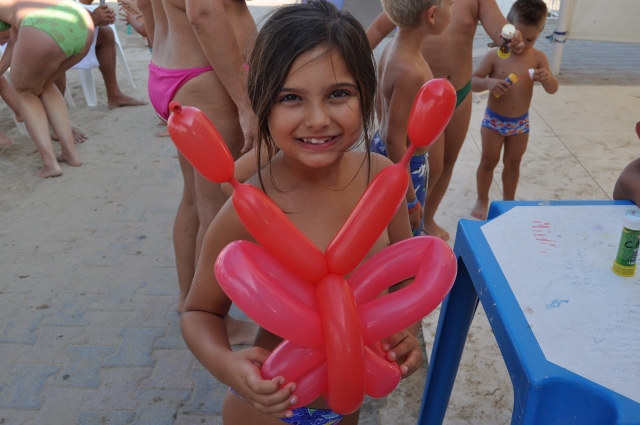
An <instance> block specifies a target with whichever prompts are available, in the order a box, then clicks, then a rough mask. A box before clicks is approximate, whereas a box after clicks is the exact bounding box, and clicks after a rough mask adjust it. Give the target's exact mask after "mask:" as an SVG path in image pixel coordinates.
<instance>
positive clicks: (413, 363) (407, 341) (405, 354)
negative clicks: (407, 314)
mask: <svg viewBox="0 0 640 425" xmlns="http://www.w3.org/2000/svg"><path fill="white" fill-rule="evenodd" d="M382 349H383V350H384V351H386V352H387V359H388V360H390V361H395V362H397V363H398V366H400V372H401V373H402V377H403V378H406V377H407V376H409V375H411V374H412V373H413V372H415V371H416V370H418V368H420V366H421V365H422V350H421V349H420V342H419V341H418V338H416V337H415V336H414V335H413V334H412V333H411V332H409V331H408V330H406V329H405V330H403V331H401V332H398V333H397V334H394V335H391V336H390V337H388V338H385V339H383V340H382Z"/></svg>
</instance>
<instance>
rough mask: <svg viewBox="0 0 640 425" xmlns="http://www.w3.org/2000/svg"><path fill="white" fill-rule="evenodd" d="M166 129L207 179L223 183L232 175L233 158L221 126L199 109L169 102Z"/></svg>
mask: <svg viewBox="0 0 640 425" xmlns="http://www.w3.org/2000/svg"><path fill="white" fill-rule="evenodd" d="M169 109H170V110H171V115H169V120H168V121H167V129H168V130H169V135H170V136H171V140H172V141H173V143H174V144H175V145H176V147H177V148H178V151H180V153H181V154H182V155H183V156H184V157H185V158H187V160H188V161H189V162H190V163H191V165H193V168H195V169H196V170H198V172H199V173H200V174H202V175H203V176H204V177H205V178H206V179H208V180H211V181H214V182H218V183H223V182H227V181H229V180H231V179H232V178H233V171H234V160H233V156H231V153H230V152H229V149H228V148H227V145H226V144H225V143H224V140H223V139H222V136H221V135H220V133H219V132H218V129H217V128H216V127H215V126H214V125H213V123H212V122H211V120H209V118H207V116H206V115H205V114H203V113H202V112H201V111H200V110H199V109H197V108H194V107H191V106H180V104H179V103H178V102H171V103H170V104H169Z"/></svg>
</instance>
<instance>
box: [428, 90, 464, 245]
mask: <svg viewBox="0 0 640 425" xmlns="http://www.w3.org/2000/svg"><path fill="white" fill-rule="evenodd" d="M471 106H472V103H471V96H467V99H465V100H464V101H463V102H462V103H461V104H460V105H458V107H457V108H456V109H455V111H454V112H453V116H452V117H451V121H449V124H447V128H445V130H444V152H443V156H442V160H441V162H440V163H439V164H440V167H441V168H440V171H439V173H437V175H436V173H433V174H432V173H431V170H430V171H429V187H428V189H427V200H426V202H425V209H424V230H425V232H426V233H427V234H429V235H433V236H438V237H439V238H441V239H443V240H445V241H447V240H449V232H447V231H446V230H445V229H443V228H442V227H440V226H439V225H438V224H437V223H436V222H435V218H434V217H435V214H436V212H437V210H438V208H439V207H440V202H442V199H443V198H444V195H445V194H446V193H447V189H448V188H449V183H450V182H451V177H452V176H453V168H454V166H455V164H456V161H457V159H458V154H459V153H460V149H462V145H463V144H464V139H465V137H466V136H467V130H468V129H469V122H470V120H471ZM432 149H433V148H432ZM432 149H430V150H429V167H431V164H432V162H431V150H432ZM436 171H437V170H436ZM432 179H433V180H432Z"/></svg>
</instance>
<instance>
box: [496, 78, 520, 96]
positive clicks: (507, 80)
mask: <svg viewBox="0 0 640 425" xmlns="http://www.w3.org/2000/svg"><path fill="white" fill-rule="evenodd" d="M504 81H506V82H507V84H509V87H511V84H513V83H515V82H516V81H518V76H517V75H516V74H514V73H513V72H512V73H511V74H509V75H508V76H507V78H505V79H504ZM493 96H494V97H495V98H498V97H500V95H498V94H495V93H493Z"/></svg>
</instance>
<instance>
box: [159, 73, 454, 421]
mask: <svg viewBox="0 0 640 425" xmlns="http://www.w3.org/2000/svg"><path fill="white" fill-rule="evenodd" d="M455 98H456V95H455V90H454V89H453V87H452V86H451V84H450V83H449V82H448V81H446V80H442V79H435V80H431V81H429V82H427V83H426V84H425V85H424V86H423V87H422V88H421V89H420V92H419V93H418V96H417V97H416V99H415V101H414V104H413V107H412V110H411V115H410V118H409V125H408V135H409V139H410V140H411V143H412V145H414V146H412V147H411V148H410V149H408V151H407V154H406V155H405V158H403V160H402V161H403V162H402V163H400V164H396V165H392V166H389V167H386V168H385V169H383V170H382V171H380V172H379V173H378V175H377V176H376V178H374V180H373V181H372V183H371V184H370V186H369V187H368V188H367V190H366V191H365V192H364V194H363V196H362V198H361V199H360V201H359V202H358V204H357V205H356V207H355V209H354V211H353V212H352V214H351V215H350V217H349V219H348V220H347V222H346V223H345V224H344V225H343V226H342V228H341V229H340V231H339V232H338V234H337V235H336V236H335V237H334V239H333V240H332V241H331V242H330V244H329V245H328V247H327V250H326V252H325V253H322V252H321V251H320V250H319V249H318V248H317V247H316V246H315V245H314V244H313V242H311V241H310V240H309V239H308V238H307V237H306V236H305V235H304V234H303V233H302V232H300V231H299V229H297V228H296V227H295V226H294V225H293V224H292V223H291V222H290V221H289V220H288V219H287V217H286V215H285V214H284V213H283V212H282V210H281V209H280V208H279V207H278V206H277V205H275V204H274V203H273V201H272V200H271V199H270V198H268V197H267V196H266V195H265V194H264V193H263V192H261V191H260V190H258V189H257V188H255V187H251V186H246V185H240V184H238V183H237V181H235V179H234V178H233V161H232V160H230V158H231V157H230V155H228V150H226V146H225V145H224V142H223V141H222V139H221V138H220V137H219V134H217V131H214V130H215V127H213V124H211V122H210V121H208V120H207V119H205V118H206V117H204V115H202V116H201V115H200V114H199V113H197V112H194V111H192V110H191V109H189V108H188V107H185V108H180V107H179V105H177V106H175V105H174V106H172V111H173V113H172V116H171V117H170V133H171V135H172V138H174V136H175V138H174V142H175V143H176V145H177V146H178V149H180V152H181V153H183V155H184V156H185V157H186V158H187V159H188V160H189V161H190V162H191V163H192V164H193V165H194V167H195V168H196V169H197V170H198V171H199V172H200V173H201V174H203V175H204V176H205V177H206V178H209V179H211V180H213V181H218V182H223V181H230V182H231V183H232V185H233V187H234V189H235V191H234V194H233V205H234V208H235V210H236V212H237V214H238V217H239V218H240V219H241V220H242V222H243V223H244V225H245V226H246V228H247V229H248V230H249V231H250V232H251V234H252V235H253V236H254V237H255V239H256V240H257V241H258V242H259V243H260V244H261V245H262V246H260V245H256V244H254V243H251V242H247V241H236V242H233V243H231V244H229V245H228V246H227V247H225V248H224V249H223V250H222V252H221V253H220V254H219V256H218V258H217V260H216V263H215V274H216V277H217V279H218V282H219V284H220V287H221V288H222V289H223V290H224V291H225V293H226V294H227V295H228V296H229V298H230V299H231V300H232V301H233V302H234V303H236V304H237V305H238V306H239V307H240V308H241V309H242V310H243V311H245V313H247V314H248V315H249V316H250V317H251V318H252V319H254V320H255V321H256V322H257V323H258V324H259V325H260V326H262V327H263V328H265V329H267V330H269V331H270V332H272V333H274V334H275V335H278V336H280V337H282V338H283V339H284V341H283V342H282V343H281V344H280V345H279V346H278V347H277V348H276V349H275V350H274V351H273V352H272V353H271V355H270V356H269V358H268V359H267V360H266V362H265V363H264V365H263V366H262V369H261V373H262V375H263V378H265V379H271V378H273V377H276V376H283V377H284V378H285V383H284V385H286V384H287V383H289V382H296V384H297V387H296V390H295V394H296V396H297V397H298V402H297V403H296V405H295V406H293V407H294V408H296V407H300V406H302V405H306V404H308V403H310V402H311V401H313V400H314V399H316V398H317V397H319V396H324V398H325V400H326V401H327V403H328V405H329V407H330V408H331V409H332V410H334V411H335V412H337V413H341V414H349V413H352V412H354V411H355V410H357V409H358V408H359V407H360V405H361V404H362V401H363V400H364V395H365V394H369V395H371V396H373V397H384V396H386V395H388V394H389V393H390V392H391V391H393V389H394V388H395V387H396V386H397V384H398V383H399V381H400V378H401V374H400V370H399V367H398V365H397V363H396V362H394V361H389V360H388V359H387V353H386V352H385V351H384V350H383V349H382V348H381V344H380V340H382V339H384V338H386V337H388V336H391V335H393V334H394V333H396V332H398V331H400V330H402V329H404V328H406V327H407V326H409V325H410V324H412V323H415V322H416V321H418V320H420V319H421V318H422V317H424V316H426V315H427V314H429V312H431V311H432V310H433V309H434V308H435V307H436V306H437V305H438V304H439V303H440V302H441V301H442V300H443V299H444V297H445V296H446V294H447V293H448V292H449V290H450V289H451V287H452V285H453V281H454V279H455V275H456V270H457V264H456V258H455V255H454V254H453V251H452V250H451V248H450V247H449V246H448V245H447V244H446V243H444V242H443V241H442V240H440V239H438V238H435V237H431V236H424V237H417V238H412V239H409V240H405V241H402V242H400V243H396V244H393V245H391V246H388V247H387V248H385V249H383V250H381V251H380V252H378V253H377V254H375V255H374V256H372V257H371V258H369V259H368V260H367V261H365V262H364V263H363V264H361V265H360V266H359V267H358V265H359V264H360V263H361V262H362V259H363V258H364V257H365V256H366V254H367V253H368V252H369V250H370V249H371V247H372V246H373V244H374V243H375V242H376V240H377V239H378V238H379V237H380V235H381V234H382V232H383V231H384V229H385V227H386V226H388V224H389V222H390V220H391V219H392V218H393V216H394V214H395V213H396V211H397V208H398V207H399V206H400V205H401V204H402V199H403V197H404V196H405V193H406V189H407V184H408V179H409V177H408V173H407V170H406V167H405V166H404V165H402V164H406V163H407V162H408V158H409V156H410V155H411V152H413V151H414V150H415V146H428V145H430V144H431V143H433V142H434V141H435V140H436V139H437V138H438V136H439V135H440V134H441V133H442V131H443V130H444V128H445V127H446V125H447V123H448V122H449V119H450V118H451V115H452V114H453V110H454V108H455ZM172 105H173V104H172ZM203 117H204V118H203ZM185 128H189V130H188V131H187V130H186V129H185ZM202 135H204V137H203V138H204V139H206V143H202V142H201V141H199V143H197V144H196V143H193V140H194V139H197V138H198V137H201V136H202ZM194 136H198V137H194ZM203 145H204V146H205V147H202V146H203ZM225 151H226V153H225ZM212 160H215V161H217V163H216V166H217V167H219V168H215V167H211V165H210V161H212ZM214 168H215V169H214ZM356 267H358V268H357V270H356V271H355V272H353V271H354V269H356ZM352 272H353V273H352ZM349 273H352V274H351V275H350V276H349V278H348V279H345V278H344V276H347V275H349ZM414 276H415V279H414V280H413V282H412V283H410V284H409V285H407V286H405V287H403V288H402V289H400V290H397V291H394V292H392V293H389V294H387V295H384V296H380V294H381V293H383V292H385V291H386V290H387V288H389V287H391V286H393V285H395V284H397V283H399V282H402V281H405V280H407V279H409V278H411V277H414Z"/></svg>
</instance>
